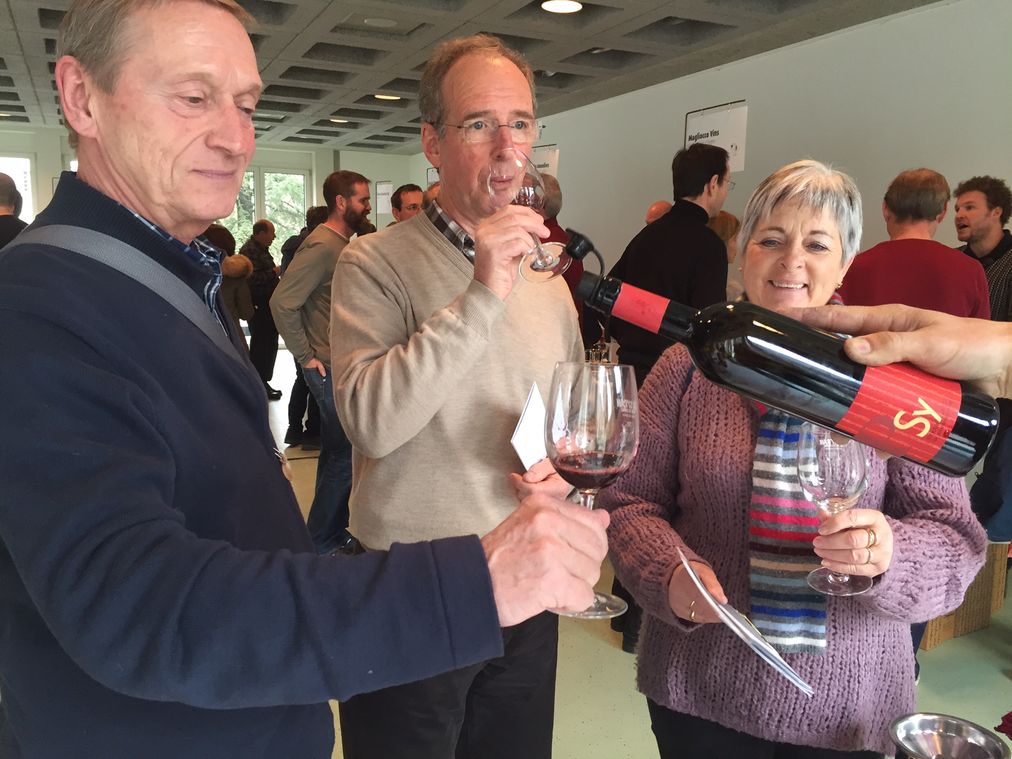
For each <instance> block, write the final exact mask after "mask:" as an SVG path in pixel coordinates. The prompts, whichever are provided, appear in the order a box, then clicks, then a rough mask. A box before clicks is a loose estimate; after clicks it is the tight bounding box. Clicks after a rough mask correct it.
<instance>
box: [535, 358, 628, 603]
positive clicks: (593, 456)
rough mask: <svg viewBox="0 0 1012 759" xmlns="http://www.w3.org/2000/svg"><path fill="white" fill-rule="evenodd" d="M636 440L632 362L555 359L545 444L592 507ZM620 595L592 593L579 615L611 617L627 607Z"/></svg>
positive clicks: (625, 463)
mask: <svg viewBox="0 0 1012 759" xmlns="http://www.w3.org/2000/svg"><path fill="white" fill-rule="evenodd" d="M638 444H639V410H638V406H637V402H636V376H635V375H634V374H633V369H632V367H631V366H624V365H622V364H585V363H582V362H560V363H558V364H556V365H555V375H554V376H553V377H552V390H551V395H550V397H549V399H548V405H547V414H546V417H545V445H546V447H547V448H548V458H549V459H550V460H551V462H552V464H553V465H554V466H555V470H556V471H557V472H558V473H559V474H560V475H561V476H562V478H563V479H564V480H566V482H568V483H569V484H570V485H572V486H573V487H575V488H576V489H577V490H578V491H579V493H580V502H581V503H582V504H583V505H584V506H585V507H586V508H588V509H592V508H594V496H596V495H597V492H598V490H600V489H601V488H603V487H604V486H606V485H609V484H611V483H612V482H614V481H615V480H616V479H618V477H619V475H621V474H622V473H623V472H625V470H626V469H628V468H629V465H630V464H631V463H632V460H633V457H634V456H635V455H636V447H637V445H638ZM627 608H628V605H627V604H626V602H625V601H623V600H622V599H621V598H618V597H616V596H613V595H610V594H606V593H595V594H594V603H593V605H592V606H591V607H590V608H589V609H586V610H584V611H581V612H560V613H562V614H565V616H569V617H579V618H581V619H609V618H611V617H617V616H618V615H619V614H622V613H624V612H625V611H626V609H627Z"/></svg>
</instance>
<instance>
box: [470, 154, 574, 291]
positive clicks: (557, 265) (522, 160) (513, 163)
mask: <svg viewBox="0 0 1012 759" xmlns="http://www.w3.org/2000/svg"><path fill="white" fill-rule="evenodd" d="M487 172H488V173H487V178H486V185H487V186H488V194H489V196H490V197H491V198H492V204H493V205H494V206H495V207H496V208H497V209H498V208H503V207H505V206H508V205H511V204H512V205H515V206H527V207H528V208H532V209H534V210H535V211H537V212H538V213H541V210H542V209H543V208H544V206H545V183H544V180H542V179H541V173H540V172H539V171H538V168H537V166H535V165H534V162H533V161H531V159H530V158H529V157H528V156H527V155H526V154H525V153H524V152H523V151H522V150H518V149H517V148H515V147H506V148H502V149H501V150H498V151H496V153H495V155H494V156H492V160H491V162H490V163H489V166H488V170H487ZM571 263H573V259H572V257H571V256H570V255H569V254H568V253H566V246H565V245H563V244H562V243H559V242H545V243H543V242H541V241H540V240H538V239H537V238H536V237H535V238H532V239H531V249H530V251H529V252H528V253H527V255H525V256H524V257H523V258H522V259H521V261H520V276H521V277H523V278H524V279H526V280H528V281H530V282H545V281H547V280H549V279H554V278H555V277H557V276H559V275H560V274H562V273H563V272H564V271H565V270H566V269H568V268H569V265H570V264H571Z"/></svg>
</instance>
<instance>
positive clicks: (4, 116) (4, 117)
mask: <svg viewBox="0 0 1012 759" xmlns="http://www.w3.org/2000/svg"><path fill="white" fill-rule="evenodd" d="M10 116H11V115H10V114H9V113H0V119H9V118H10Z"/></svg>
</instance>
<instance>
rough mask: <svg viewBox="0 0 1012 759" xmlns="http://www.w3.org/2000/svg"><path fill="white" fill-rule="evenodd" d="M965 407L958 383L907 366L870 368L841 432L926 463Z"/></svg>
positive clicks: (896, 454) (841, 426)
mask: <svg viewBox="0 0 1012 759" xmlns="http://www.w3.org/2000/svg"><path fill="white" fill-rule="evenodd" d="M961 401H962V388H961V387H960V385H959V383H958V382H954V381H952V380H945V379H941V378H939V377H934V376H932V375H930V374H925V373H924V372H922V371H920V370H919V369H915V368H914V367H912V366H908V365H906V364H890V365H889V366H869V367H868V368H867V369H866V370H865V373H864V380H863V382H862V383H861V388H860V389H859V390H858V391H857V396H856V397H855V398H854V402H853V403H852V404H851V406H850V408H849V409H848V410H847V413H846V414H844V415H843V418H842V419H840V421H839V423H838V424H837V427H839V428H840V430H842V431H843V432H846V433H847V434H848V435H851V436H853V437H854V438H856V439H858V440H860V441H861V442H862V443H866V444H867V445H870V446H872V447H874V448H878V449H879V450H880V451H885V452H886V453H891V454H892V455H894V456H905V457H906V458H909V459H913V460H914V461H920V462H925V463H926V462H928V461H931V459H933V458H934V457H935V454H937V453H938V451H939V450H940V449H941V447H942V446H943V445H944V444H945V441H946V440H947V439H948V437H949V433H951V432H952V427H953V425H954V424H955V423H956V418H957V416H958V415H959V406H960V403H961Z"/></svg>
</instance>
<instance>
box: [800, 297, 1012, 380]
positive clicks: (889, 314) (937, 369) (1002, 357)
mask: <svg viewBox="0 0 1012 759" xmlns="http://www.w3.org/2000/svg"><path fill="white" fill-rule="evenodd" d="M788 315H789V316H792V317H793V318H795V319H798V320H800V321H802V322H804V323H805V324H808V325H810V326H812V327H818V328H819V329H824V330H828V331H830V332H842V333H845V334H848V335H857V337H852V338H850V339H849V340H847V343H846V345H845V350H846V351H847V355H848V356H850V358H851V359H853V360H854V361H857V362H858V363H861V364H865V365H867V366H882V365H884V364H891V363H894V362H897V361H906V362H909V363H911V364H913V365H914V366H916V367H918V368H920V369H923V370H924V371H926V372H930V373H931V374H937V375H938V376H940V377H948V378H949V379H958V380H967V381H969V382H972V383H973V384H974V385H975V386H976V387H977V388H978V389H980V390H982V391H983V392H985V393H987V394H988V395H991V396H994V397H996V398H999V397H1000V398H1008V397H1010V396H1012V324H1009V323H1007V322H989V321H984V320H983V319H963V318H959V317H956V316H950V315H948V314H941V313H938V312H937V311H925V310H923V309H919V308H910V307H908V306H899V305H891V306H874V307H868V306H822V307H820V308H808V309H796V310H794V311H792V312H789V314H788Z"/></svg>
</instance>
